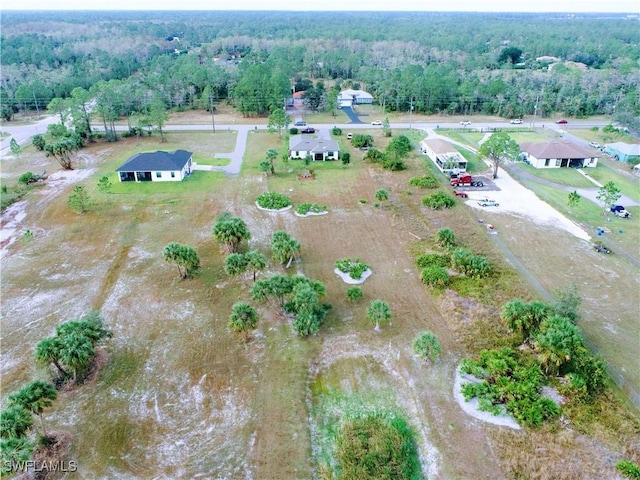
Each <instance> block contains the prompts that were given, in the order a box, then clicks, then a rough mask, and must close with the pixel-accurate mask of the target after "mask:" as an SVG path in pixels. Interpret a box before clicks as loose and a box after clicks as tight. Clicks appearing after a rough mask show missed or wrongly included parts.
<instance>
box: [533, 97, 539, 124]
mask: <svg viewBox="0 0 640 480" xmlns="http://www.w3.org/2000/svg"><path fill="white" fill-rule="evenodd" d="M539 99H540V96H539V95H536V104H535V105H534V106H533V125H532V127H533V128H536V115H537V114H538V100H539Z"/></svg>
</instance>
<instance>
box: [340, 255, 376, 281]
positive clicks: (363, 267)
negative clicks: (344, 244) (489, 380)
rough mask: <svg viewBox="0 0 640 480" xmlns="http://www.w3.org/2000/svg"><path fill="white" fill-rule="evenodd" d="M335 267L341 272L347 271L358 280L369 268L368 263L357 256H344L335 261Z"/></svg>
mask: <svg viewBox="0 0 640 480" xmlns="http://www.w3.org/2000/svg"><path fill="white" fill-rule="evenodd" d="M336 268H337V269H338V270H340V271H341V272H342V273H348V274H349V276H350V277H351V278H353V279H354V280H359V279H361V278H362V274H363V273H364V272H366V271H367V270H368V269H369V265H367V264H366V263H364V262H363V261H362V260H360V259H359V258H356V259H355V260H352V259H350V258H344V259H342V260H338V261H336Z"/></svg>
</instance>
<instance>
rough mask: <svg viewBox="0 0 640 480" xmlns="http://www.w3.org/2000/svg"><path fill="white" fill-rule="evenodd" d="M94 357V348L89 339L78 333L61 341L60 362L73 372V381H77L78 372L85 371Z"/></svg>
mask: <svg viewBox="0 0 640 480" xmlns="http://www.w3.org/2000/svg"><path fill="white" fill-rule="evenodd" d="M93 357H95V347H94V345H93V343H92V342H91V340H90V339H89V337H87V336H85V335H82V334H80V333H76V334H70V335H67V336H66V337H65V338H64V340H63V345H62V350H61V351H60V360H61V361H62V363H64V364H65V365H66V366H67V367H69V368H71V369H72V370H73V380H74V381H77V380H78V372H79V371H80V370H83V369H85V368H86V367H87V366H88V365H89V364H90V363H91V361H92V360H93Z"/></svg>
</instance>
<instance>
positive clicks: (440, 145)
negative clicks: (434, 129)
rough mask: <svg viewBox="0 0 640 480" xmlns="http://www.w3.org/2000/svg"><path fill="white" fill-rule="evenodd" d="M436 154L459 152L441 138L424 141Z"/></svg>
mask: <svg viewBox="0 0 640 480" xmlns="http://www.w3.org/2000/svg"><path fill="white" fill-rule="evenodd" d="M423 141H424V143H425V145H427V146H428V147H429V148H430V149H431V150H433V151H434V152H435V153H436V154H440V155H442V154H447V153H458V151H457V150H456V149H455V148H454V147H453V146H452V145H451V144H450V143H449V142H447V141H446V140H442V139H440V138H431V139H429V140H423Z"/></svg>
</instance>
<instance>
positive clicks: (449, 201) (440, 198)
mask: <svg viewBox="0 0 640 480" xmlns="http://www.w3.org/2000/svg"><path fill="white" fill-rule="evenodd" d="M422 204H423V205H424V206H426V207H429V208H430V209H432V210H442V209H443V208H451V207H453V206H454V205H455V204H456V201H455V200H454V199H453V198H451V197H450V196H449V195H447V194H446V193H444V192H436V193H433V194H431V195H429V196H426V197H423V198H422Z"/></svg>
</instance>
